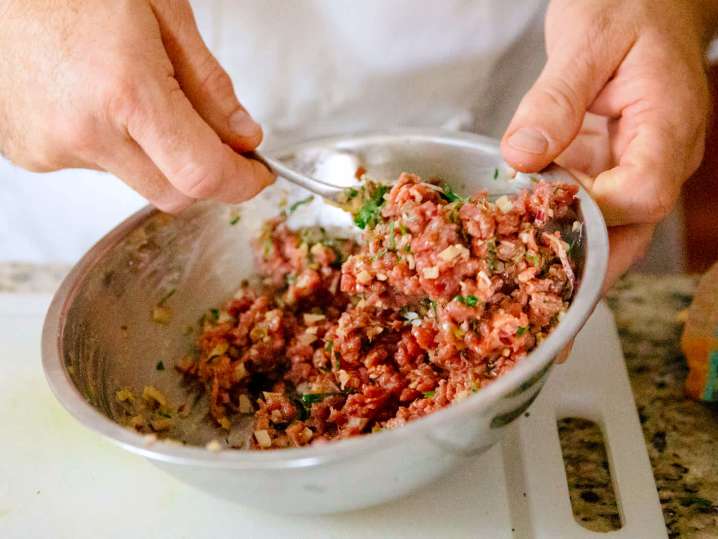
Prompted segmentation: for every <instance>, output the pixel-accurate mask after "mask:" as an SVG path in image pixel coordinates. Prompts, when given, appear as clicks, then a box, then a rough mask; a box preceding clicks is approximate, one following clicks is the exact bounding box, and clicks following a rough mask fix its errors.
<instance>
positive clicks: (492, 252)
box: [486, 238, 496, 273]
mask: <svg viewBox="0 0 718 539" xmlns="http://www.w3.org/2000/svg"><path fill="white" fill-rule="evenodd" d="M487 252H488V255H489V256H488V258H487V259H486V265H487V266H488V268H489V271H490V272H492V273H493V272H494V270H495V269H496V238H491V239H490V240H489V242H488V248H487Z"/></svg>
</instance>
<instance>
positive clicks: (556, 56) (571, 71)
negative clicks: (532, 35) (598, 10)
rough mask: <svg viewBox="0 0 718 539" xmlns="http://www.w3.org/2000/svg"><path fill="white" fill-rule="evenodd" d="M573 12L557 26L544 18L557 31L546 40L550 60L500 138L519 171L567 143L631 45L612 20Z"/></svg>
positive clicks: (542, 160)
mask: <svg viewBox="0 0 718 539" xmlns="http://www.w3.org/2000/svg"><path fill="white" fill-rule="evenodd" d="M552 7H553V6H552ZM554 9H557V8H554ZM566 9H574V8H572V7H570V6H566ZM573 15H574V17H563V18H561V20H563V21H567V20H570V21H571V22H570V24H565V23H562V27H561V28H559V29H555V28H551V27H550V25H551V20H552V17H551V13H549V15H548V16H547V34H548V33H549V30H551V33H552V34H554V35H556V37H555V38H552V39H550V40H549V41H550V42H549V43H548V52H549V55H548V61H547V63H546V66H545V67H544V69H543V71H542V73H541V75H540V76H539V78H538V80H537V81H536V83H535V84H534V85H533V87H532V88H531V89H530V90H529V92H528V93H527V94H526V96H525V97H524V98H523V100H522V101H521V103H520V105H519V107H518V109H517V110H516V113H515V114H514V117H513V119H512V121H511V123H510V125H509V127H508V129H507V130H506V133H505V135H504V137H503V140H502V142H501V151H502V153H503V156H504V159H506V161H507V162H508V163H509V164H510V165H511V166H513V167H514V168H516V169H518V170H521V171H525V172H531V171H536V170H540V169H542V168H543V167H545V166H546V165H548V164H549V163H550V162H551V161H553V160H554V159H555V158H556V156H558V155H559V154H560V153H562V152H563V151H564V150H565V149H566V148H567V147H568V145H569V144H570V143H571V141H572V140H573V138H574V137H575V136H576V134H577V133H578V131H579V129H580V128H581V124H582V122H583V118H584V114H585V113H586V110H587V108H588V107H589V106H590V104H591V102H592V101H593V100H594V98H595V97H596V95H598V92H599V91H600V89H601V88H602V87H603V86H604V85H605V84H606V82H607V81H608V80H609V79H610V77H611V75H612V74H613V72H614V71H615V70H616V68H617V67H618V65H619V64H620V62H621V59H622V58H623V56H625V54H626V53H627V51H628V50H629V48H630V46H631V41H630V36H629V35H628V34H627V33H623V34H620V33H619V34H618V35H616V32H615V31H613V29H612V23H610V22H607V21H604V22H603V23H601V22H600V21H595V20H591V19H590V16H591V13H590V12H587V13H585V14H584V13H574V14H573ZM553 20H556V18H553Z"/></svg>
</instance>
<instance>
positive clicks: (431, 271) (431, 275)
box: [422, 266, 439, 279]
mask: <svg viewBox="0 0 718 539" xmlns="http://www.w3.org/2000/svg"><path fill="white" fill-rule="evenodd" d="M422 275H423V276H424V279H436V278H438V277H439V268H438V267H436V266H431V267H430V268H424V271H422Z"/></svg>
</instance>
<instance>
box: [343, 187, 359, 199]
mask: <svg viewBox="0 0 718 539" xmlns="http://www.w3.org/2000/svg"><path fill="white" fill-rule="evenodd" d="M358 194H359V191H357V190H356V189H354V188H353V187H350V188H349V189H347V190H346V196H347V199H348V200H352V199H354V198H356V197H357V195H358Z"/></svg>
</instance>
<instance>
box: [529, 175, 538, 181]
mask: <svg viewBox="0 0 718 539" xmlns="http://www.w3.org/2000/svg"><path fill="white" fill-rule="evenodd" d="M529 179H530V180H531V183H538V182H539V179H538V178H537V177H536V176H531V177H530V178H529Z"/></svg>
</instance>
